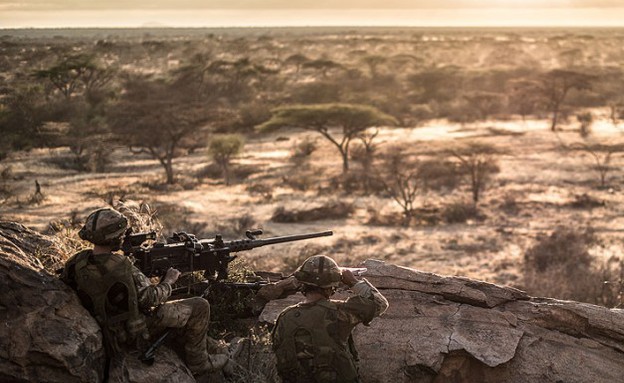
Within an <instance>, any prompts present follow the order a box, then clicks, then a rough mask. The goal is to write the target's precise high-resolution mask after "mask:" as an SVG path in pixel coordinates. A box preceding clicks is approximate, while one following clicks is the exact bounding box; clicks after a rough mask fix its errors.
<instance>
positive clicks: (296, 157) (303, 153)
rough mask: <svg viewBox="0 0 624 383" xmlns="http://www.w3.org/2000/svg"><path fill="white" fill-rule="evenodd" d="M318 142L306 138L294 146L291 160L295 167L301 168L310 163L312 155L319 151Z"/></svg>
mask: <svg viewBox="0 0 624 383" xmlns="http://www.w3.org/2000/svg"><path fill="white" fill-rule="evenodd" d="M316 141H317V140H316V139H311V138H309V137H306V138H304V139H303V140H301V141H300V142H298V143H297V144H296V145H295V146H294V148H293V150H292V155H291V156H290V160H291V161H292V162H293V164H294V165H295V166H297V167H300V166H302V165H304V164H305V163H306V162H307V161H309V159H310V157H311V156H312V153H314V152H315V151H316V150H317V149H318V144H317V142H316Z"/></svg>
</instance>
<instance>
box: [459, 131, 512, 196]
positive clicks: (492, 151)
mask: <svg viewBox="0 0 624 383" xmlns="http://www.w3.org/2000/svg"><path fill="white" fill-rule="evenodd" d="M450 154H451V156H452V157H453V158H455V159H456V160H457V163H458V170H459V172H460V174H462V175H463V176H465V177H466V178H467V179H468V181H469V183H470V190H471V192H472V201H473V203H474V204H475V205H476V204H477V203H478V202H479V198H480V197H481V194H482V193H483V191H484V190H485V188H486V187H487V183H488V181H489V180H490V179H491V177H492V175H494V174H496V173H498V172H499V171H500V169H499V167H498V164H497V163H496V156H497V155H498V154H499V150H498V149H496V148H495V147H493V146H491V145H487V144H484V143H480V142H471V143H469V144H468V145H466V146H463V147H460V148H457V149H452V150H451V151H450Z"/></svg>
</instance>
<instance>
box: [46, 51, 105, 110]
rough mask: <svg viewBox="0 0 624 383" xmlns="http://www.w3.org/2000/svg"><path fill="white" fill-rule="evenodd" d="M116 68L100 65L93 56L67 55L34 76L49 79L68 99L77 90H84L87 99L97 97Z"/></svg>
mask: <svg viewBox="0 0 624 383" xmlns="http://www.w3.org/2000/svg"><path fill="white" fill-rule="evenodd" d="M114 74H115V72H114V70H113V69H111V68H104V67H101V66H99V65H98V64H97V63H96V62H95V59H94V58H93V57H92V56H89V55H85V54H79V55H67V56H65V57H63V58H61V60H59V62H57V63H56V64H55V65H53V66H52V67H50V68H48V69H43V70H39V71H36V72H35V73H34V76H35V77H36V78H39V79H45V80H47V81H49V82H50V83H51V84H52V85H53V86H54V88H56V90H58V91H59V92H60V93H61V94H62V95H63V96H64V97H65V98H66V99H69V98H70V97H71V96H72V95H73V94H74V93H75V92H84V93H85V96H86V97H87V99H90V98H93V97H96V95H97V92H98V91H99V90H100V89H102V88H103V87H105V86H106V85H107V84H108V83H109V82H110V81H111V80H112V79H113V77H114Z"/></svg>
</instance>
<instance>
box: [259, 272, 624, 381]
mask: <svg viewBox="0 0 624 383" xmlns="http://www.w3.org/2000/svg"><path fill="white" fill-rule="evenodd" d="M363 266H364V267H366V268H368V271H367V272H366V274H365V276H366V278H367V279H368V280H369V281H370V282H371V283H373V284H374V285H375V286H376V287H377V288H379V289H380V290H381V291H382V293H383V294H384V295H385V296H386V298H387V299H388V301H389V302H390V307H389V308H388V311H387V312H386V313H385V314H384V315H383V316H382V317H381V318H379V319H376V320H375V321H373V322H372V323H371V325H370V326H369V327H365V326H358V328H357V330H356V331H355V332H354V337H355V342H356V345H358V351H359V353H360V372H361V375H362V380H363V382H365V383H373V382H388V383H390V382H392V383H396V382H423V383H424V382H457V383H460V382H466V383H468V382H480V383H490V382H491V383H494V382H496V383H499V382H506V383H525V382H545V383H546V382H553V383H555V382H566V383H575V382H578V383H581V382H593V383H600V382H604V383H607V382H609V383H611V382H621V381H622V379H623V377H624V310H618V309H607V308H604V307H599V306H594V305H589V304H582V303H577V302H568V301H558V300H554V299H538V298H531V297H529V296H527V295H526V294H524V293H523V292H522V291H519V290H516V289H513V288H508V287H501V286H496V285H493V284H489V283H485V282H479V281H475V280H470V279H466V278H457V277H442V276H439V275H435V274H430V273H424V272H420V271H417V270H414V269H409V268H405V267H399V266H395V265H388V264H385V263H383V262H379V261H367V262H366V263H365V264H364V265H363ZM343 297H345V296H343ZM300 298H301V297H300V296H292V297H289V298H287V299H283V300H275V301H272V302H270V303H269V304H267V306H266V307H265V310H264V311H263V313H262V314H261V320H263V321H266V322H274V321H275V319H276V317H277V314H278V313H279V312H280V311H281V310H282V309H283V308H284V307H286V306H288V305H290V304H293V303H294V302H297V301H298V300H299V299H300Z"/></svg>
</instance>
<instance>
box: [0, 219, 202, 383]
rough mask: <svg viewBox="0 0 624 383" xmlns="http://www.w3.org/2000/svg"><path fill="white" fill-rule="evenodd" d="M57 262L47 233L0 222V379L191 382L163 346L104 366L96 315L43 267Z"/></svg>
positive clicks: (56, 252) (178, 360) (58, 256)
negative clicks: (150, 356)
mask: <svg viewBox="0 0 624 383" xmlns="http://www.w3.org/2000/svg"><path fill="white" fill-rule="evenodd" d="M38 257H40V258H41V259H43V260H44V261H43V262H42V261H40V260H39V258H38ZM62 264H63V262H62V259H61V257H60V252H59V249H58V248H57V247H56V246H55V244H54V242H52V241H51V240H49V239H48V238H47V237H44V236H42V235H40V234H38V233H36V232H33V231H31V230H29V229H27V228H26V227H24V226H22V225H19V224H15V223H11V222H0V382H63V383H67V382H101V381H103V380H104V377H105V374H107V375H109V377H110V380H109V381H111V382H113V381H119V382H147V381H149V382H170V381H176V382H193V381H194V379H193V377H192V376H191V374H190V372H189V371H188V369H187V368H186V367H185V365H184V363H183V362H182V361H181V360H180V359H179V358H178V357H177V355H176V354H175V353H173V352H172V351H170V350H168V349H167V348H166V347H163V348H161V349H159V350H158V355H157V359H156V363H155V364H154V365H153V366H150V367H149V368H146V367H145V366H144V365H141V363H140V362H139V361H138V359H137V358H136V356H134V357H132V356H126V357H124V358H122V359H121V360H120V362H119V363H115V365H114V368H113V369H112V370H111V371H108V372H107V371H106V367H107V364H106V357H105V353H104V348H103V344H102V334H101V330H100V327H99V326H98V324H97V322H96V321H95V320H94V319H93V318H92V317H91V315H89V313H88V312H87V311H86V310H85V309H84V308H83V307H82V305H81V304H80V301H79V299H78V297H77V296H76V294H75V293H74V292H73V290H71V289H70V288H69V287H67V286H66V285H65V284H64V283H63V282H61V281H60V280H59V279H58V278H57V277H56V276H55V275H51V274H50V273H49V272H48V271H46V268H48V269H55V268H56V267H60V266H61V265H62ZM44 265H45V266H46V268H44Z"/></svg>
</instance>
